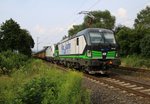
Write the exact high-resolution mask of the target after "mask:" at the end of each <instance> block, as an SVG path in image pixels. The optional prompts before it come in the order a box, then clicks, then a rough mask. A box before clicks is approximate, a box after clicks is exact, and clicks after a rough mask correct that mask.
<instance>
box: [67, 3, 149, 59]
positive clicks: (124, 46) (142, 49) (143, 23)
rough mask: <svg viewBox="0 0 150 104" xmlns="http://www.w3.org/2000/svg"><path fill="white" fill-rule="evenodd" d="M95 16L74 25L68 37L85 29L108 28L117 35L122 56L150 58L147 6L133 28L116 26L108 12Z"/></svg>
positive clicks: (136, 19)
mask: <svg viewBox="0 0 150 104" xmlns="http://www.w3.org/2000/svg"><path fill="white" fill-rule="evenodd" d="M90 14H92V15H93V16H94V18H91V17H90V16H88V15H86V16H85V17H84V21H83V23H82V24H79V25H73V27H72V28H71V29H69V30H68V36H72V35H74V34H76V33H77V32H79V31H81V30H83V29H85V28H90V27H91V28H106V29H111V30H113V31H114V33H115V37H116V39H117V41H118V43H119V45H120V54H121V55H122V56H127V55H133V54H136V55H142V56H144V57H146V58H148V57H150V7H149V6H147V7H146V8H144V9H143V10H141V11H140V12H139V13H138V14H137V17H136V18H135V21H134V26H133V28H130V27H127V26H123V25H118V26H115V20H116V19H115V16H112V15H111V13H110V12H109V11H108V10H105V11H92V12H90Z"/></svg>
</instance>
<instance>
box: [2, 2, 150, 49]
mask: <svg viewBox="0 0 150 104" xmlns="http://www.w3.org/2000/svg"><path fill="white" fill-rule="evenodd" d="M147 5H149V6H150V0H0V25H1V24H2V23H3V22H5V21H6V20H8V19H10V18H12V19H14V20H15V21H16V22H17V23H18V24H20V26H21V28H22V29H27V30H28V31H29V32H30V34H31V35H32V37H33V39H34V42H35V46H34V48H33V50H34V51H37V46H38V50H41V49H42V48H43V46H49V45H52V44H55V43H57V42H59V41H60V40H61V39H62V37H63V36H64V35H68V30H69V29H70V28H71V27H72V25H77V24H81V23H82V22H83V18H84V15H83V14H80V15H79V14H78V13H79V12H81V11H94V10H101V11H104V10H109V11H110V12H111V14H112V15H113V16H115V17H116V24H115V25H116V26H117V25H119V24H121V25H126V26H129V27H133V23H134V19H135V18H136V16H137V13H139V12H140V11H141V10H142V9H144V8H145V7H146V6H147ZM37 40H38V42H37ZM37 43H38V45H37Z"/></svg>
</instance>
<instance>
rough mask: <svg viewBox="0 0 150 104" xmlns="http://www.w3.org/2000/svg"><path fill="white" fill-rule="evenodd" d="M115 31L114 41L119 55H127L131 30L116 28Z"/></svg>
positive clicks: (123, 27) (124, 27)
mask: <svg viewBox="0 0 150 104" xmlns="http://www.w3.org/2000/svg"><path fill="white" fill-rule="evenodd" d="M116 30H117V31H116V39H117V41H118V43H119V45H120V54H121V55H129V54H130V52H129V51H130V44H131V42H130V41H131V33H132V29H130V28H128V27H126V26H121V27H117V29H116Z"/></svg>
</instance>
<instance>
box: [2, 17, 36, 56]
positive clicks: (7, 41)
mask: <svg viewBox="0 0 150 104" xmlns="http://www.w3.org/2000/svg"><path fill="white" fill-rule="evenodd" d="M0 47H1V48H0V51H6V50H11V51H19V52H20V53H23V54H25V55H28V56H30V55H31V48H33V47H34V41H33V39H32V37H31V35H30V33H29V32H28V31H27V30H25V29H21V28H20V26H19V24H18V23H17V22H15V21H14V20H13V19H9V20H6V21H5V22H4V23H2V25H1V27H0Z"/></svg>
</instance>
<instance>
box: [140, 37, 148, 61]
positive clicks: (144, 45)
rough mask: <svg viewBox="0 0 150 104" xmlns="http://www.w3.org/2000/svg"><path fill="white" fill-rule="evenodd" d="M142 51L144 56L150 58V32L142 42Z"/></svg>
mask: <svg viewBox="0 0 150 104" xmlns="http://www.w3.org/2000/svg"><path fill="white" fill-rule="evenodd" d="M140 48H141V53H142V55H143V56H144V57H149V58H150V34H147V35H146V36H145V37H144V38H143V39H142V40H141V43H140Z"/></svg>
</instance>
